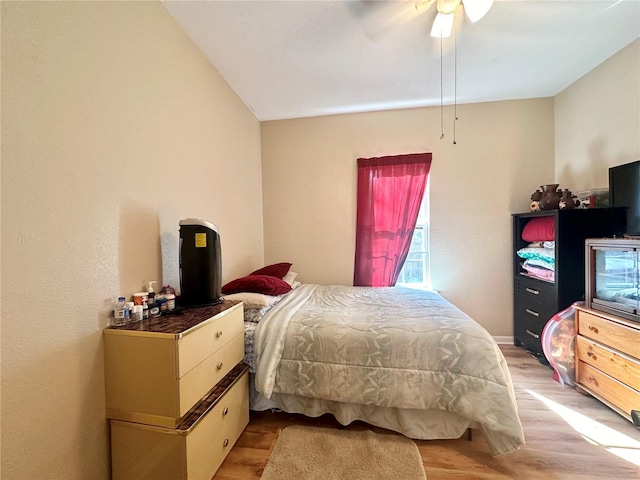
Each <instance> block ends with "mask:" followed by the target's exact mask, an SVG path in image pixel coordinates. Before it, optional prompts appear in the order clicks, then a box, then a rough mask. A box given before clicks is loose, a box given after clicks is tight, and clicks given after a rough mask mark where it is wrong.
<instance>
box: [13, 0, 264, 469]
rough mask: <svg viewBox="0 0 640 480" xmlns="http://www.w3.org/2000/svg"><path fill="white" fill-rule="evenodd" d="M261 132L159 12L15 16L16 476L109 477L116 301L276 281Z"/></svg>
mask: <svg viewBox="0 0 640 480" xmlns="http://www.w3.org/2000/svg"><path fill="white" fill-rule="evenodd" d="M261 188H262V187H261V168H260V127H259V122H258V121H257V120H256V118H255V117H254V116H253V115H252V113H251V112H250V111H249V109H248V108H246V107H245V106H244V105H243V104H242V103H241V102H240V100H239V99H238V98H237V96H236V95H235V94H234V93H233V92H232V91H231V89H230V88H229V87H228V85H227V84H226V83H225V81H224V80H223V79H222V78H221V77H220V75H219V74H218V73H217V72H216V71H215V70H214V69H213V68H212V67H211V65H210V64H209V63H208V62H207V61H206V60H205V59H204V57H203V56H202V55H201V53H200V52H199V51H198V50H197V49H196V48H195V46H194V45H193V44H192V43H191V41H190V40H189V39H188V38H187V37H186V35H185V34H184V33H182V31H181V30H180V29H179V28H178V27H177V25H176V24H175V22H174V21H173V19H172V18H171V17H170V16H169V14H168V13H167V12H166V11H165V9H164V7H162V6H161V5H160V4H159V3H151V2H24V3H17V2H2V190H1V191H2V237H3V238H2V247H3V249H2V276H3V282H2V298H3V302H2V478H3V479H19V480H33V479H42V478H51V479H65V480H69V479H107V478H109V446H108V430H107V423H106V421H105V417H104V414H105V411H104V371H103V359H102V355H103V352H102V341H101V336H102V329H103V328H104V327H105V326H106V325H107V321H108V317H109V315H110V301H111V299H112V298H113V297H116V296H117V295H118V294H121V293H122V294H127V295H131V294H132V293H134V292H136V291H139V290H140V288H141V287H142V282H143V281H144V280H150V279H157V280H158V281H161V280H162V275H161V274H162V269H163V268H164V269H165V270H166V272H165V281H171V282H172V283H173V284H174V285H175V282H176V281H177V248H178V240H177V237H178V221H179V220H180V219H181V218H185V217H201V218H204V219H207V220H209V221H212V222H214V223H216V224H217V225H218V227H219V228H220V231H221V237H222V249H223V273H224V277H225V280H227V279H230V278H232V277H234V276H237V275H240V274H244V273H245V272H246V271H247V270H249V269H253V268H257V267H258V266H261V265H262V260H263V237H262V192H261Z"/></svg>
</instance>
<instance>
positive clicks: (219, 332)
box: [216, 330, 222, 338]
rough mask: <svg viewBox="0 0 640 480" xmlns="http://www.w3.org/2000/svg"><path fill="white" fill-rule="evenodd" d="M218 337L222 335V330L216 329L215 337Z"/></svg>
mask: <svg viewBox="0 0 640 480" xmlns="http://www.w3.org/2000/svg"><path fill="white" fill-rule="evenodd" d="M220 337H222V330H218V331H217V332H216V338H220Z"/></svg>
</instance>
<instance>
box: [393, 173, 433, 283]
mask: <svg viewBox="0 0 640 480" xmlns="http://www.w3.org/2000/svg"><path fill="white" fill-rule="evenodd" d="M430 183H431V182H429V180H427V188H426V189H425V191H424V196H423V197H422V203H421V204H420V212H419V213H418V220H417V222H416V228H415V229H414V231H413V238H412V239H411V246H410V247H409V254H408V255H407V259H406V260H405V262H404V265H403V266H402V270H401V271H400V278H399V279H398V284H399V285H405V286H410V287H420V288H431V275H430V267H429V184H430Z"/></svg>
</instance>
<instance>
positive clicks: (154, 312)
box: [147, 280, 160, 317]
mask: <svg viewBox="0 0 640 480" xmlns="http://www.w3.org/2000/svg"><path fill="white" fill-rule="evenodd" d="M154 283H158V282H156V281H155V280H154V281H151V282H147V285H148V287H147V292H148V293H149V297H148V298H147V304H148V308H149V317H158V316H160V306H159V305H158V304H157V303H156V294H155V292H154V291H153V284H154Z"/></svg>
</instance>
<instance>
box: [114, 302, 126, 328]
mask: <svg viewBox="0 0 640 480" xmlns="http://www.w3.org/2000/svg"><path fill="white" fill-rule="evenodd" d="M127 323H129V312H128V310H127V305H126V302H125V298H124V297H118V299H117V300H116V302H115V305H114V307H113V321H112V325H113V326H116V327H121V326H122V325H126V324H127Z"/></svg>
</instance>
